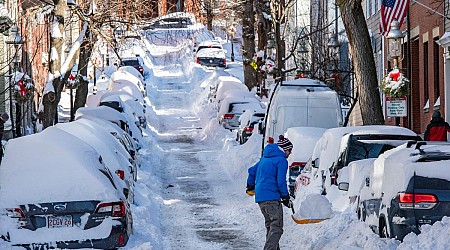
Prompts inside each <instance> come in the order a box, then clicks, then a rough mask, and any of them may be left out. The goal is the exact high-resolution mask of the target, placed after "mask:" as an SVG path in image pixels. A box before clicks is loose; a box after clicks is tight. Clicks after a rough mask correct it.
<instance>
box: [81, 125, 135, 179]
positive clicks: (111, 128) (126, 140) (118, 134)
mask: <svg viewBox="0 0 450 250" xmlns="http://www.w3.org/2000/svg"><path fill="white" fill-rule="evenodd" d="M83 118H86V119H83ZM78 119H79V120H80V121H85V120H91V121H92V122H94V123H96V124H98V126H100V127H103V128H104V129H105V130H106V131H108V132H109V133H110V134H112V135H113V136H114V138H115V139H116V140H117V141H118V142H119V143H120V144H121V145H122V146H123V148H124V149H125V151H126V152H127V154H128V155H129V156H130V157H131V158H129V161H130V162H132V163H133V165H134V166H136V167H140V166H141V164H142V161H141V157H140V154H139V150H140V149H141V145H140V144H139V143H138V142H136V141H135V140H133V138H131V136H130V135H129V134H128V133H126V132H125V131H123V130H122V129H121V128H120V127H118V126H117V124H115V123H112V122H108V121H106V120H103V119H99V118H96V117H94V116H86V117H79V118H77V120H78ZM136 173H137V171H136Z"/></svg>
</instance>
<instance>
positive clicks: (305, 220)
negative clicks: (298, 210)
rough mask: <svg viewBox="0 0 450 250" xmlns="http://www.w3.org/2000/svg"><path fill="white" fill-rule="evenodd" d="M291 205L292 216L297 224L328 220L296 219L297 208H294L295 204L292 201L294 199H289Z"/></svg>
mask: <svg viewBox="0 0 450 250" xmlns="http://www.w3.org/2000/svg"><path fill="white" fill-rule="evenodd" d="M289 205H290V206H291V210H292V214H291V218H292V220H293V221H294V222H295V223H297V224H313V223H319V222H322V221H324V220H326V219H296V218H295V217H294V214H295V210H294V204H293V203H292V201H289Z"/></svg>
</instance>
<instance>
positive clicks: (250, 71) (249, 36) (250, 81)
mask: <svg viewBox="0 0 450 250" xmlns="http://www.w3.org/2000/svg"><path fill="white" fill-rule="evenodd" d="M253 11H254V10H253V0H246V1H245V3H244V9H243V13H242V40H243V47H244V50H243V53H242V57H243V61H244V83H245V85H246V86H247V87H248V89H250V90H251V89H252V88H253V87H254V86H255V85H256V71H255V69H254V68H253V67H252V66H251V65H250V63H251V62H252V61H253V54H254V53H255V15H254V12H253Z"/></svg>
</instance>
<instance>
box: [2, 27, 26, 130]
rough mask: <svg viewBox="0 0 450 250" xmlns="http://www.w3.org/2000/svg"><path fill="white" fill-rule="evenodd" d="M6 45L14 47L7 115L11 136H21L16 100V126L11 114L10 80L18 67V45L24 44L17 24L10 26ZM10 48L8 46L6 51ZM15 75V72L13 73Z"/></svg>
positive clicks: (10, 86) (18, 105)
mask: <svg viewBox="0 0 450 250" xmlns="http://www.w3.org/2000/svg"><path fill="white" fill-rule="evenodd" d="M5 43H6V44H8V45H13V47H14V53H13V55H14V58H13V59H12V61H10V62H8V63H9V67H8V68H9V69H8V70H9V116H10V117H11V130H12V136H13V138H15V137H18V136H21V132H20V119H21V118H20V116H21V114H20V104H19V103H18V102H17V101H14V102H15V103H16V122H17V126H16V127H15V126H14V116H13V88H14V84H15V83H14V81H13V80H12V76H13V71H14V72H15V71H17V70H18V68H19V63H20V60H21V58H20V57H21V53H20V49H21V48H19V47H20V45H22V44H24V43H25V42H24V41H23V40H22V37H21V36H20V34H19V29H18V28H17V25H14V26H13V27H12V28H11V33H10V35H9V37H8V40H6V41H5ZM9 50H10V48H8V51H9ZM11 54H12V53H10V55H11ZM8 60H11V58H8ZM11 63H12V69H11ZM14 75H15V74H14Z"/></svg>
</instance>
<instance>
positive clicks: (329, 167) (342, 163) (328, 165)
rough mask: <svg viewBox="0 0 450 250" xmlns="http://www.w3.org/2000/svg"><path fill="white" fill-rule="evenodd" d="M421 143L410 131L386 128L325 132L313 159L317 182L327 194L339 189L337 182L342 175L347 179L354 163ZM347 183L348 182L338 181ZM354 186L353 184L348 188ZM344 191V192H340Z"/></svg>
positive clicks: (333, 129) (369, 127) (374, 127)
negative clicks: (401, 146) (405, 144)
mask: <svg viewBox="0 0 450 250" xmlns="http://www.w3.org/2000/svg"><path fill="white" fill-rule="evenodd" d="M418 139H420V137H419V136H417V134H416V133H415V132H413V131H411V130H409V129H407V128H403V127H397V126H387V125H372V126H354V127H342V128H332V129H328V130H327V131H325V132H324V134H323V136H322V137H321V138H320V139H319V141H318V142H317V143H316V146H315V148H314V151H313V155H312V158H313V159H314V160H315V161H316V162H315V164H314V166H315V167H317V170H318V171H317V173H316V175H315V176H314V178H315V179H319V180H321V186H322V190H323V192H324V193H326V192H327V189H329V188H330V187H331V185H337V184H338V183H337V180H336V178H337V177H338V176H339V175H340V174H341V173H343V172H346V173H345V174H343V176H345V177H347V178H348V168H347V166H348V164H349V163H350V162H352V161H357V160H363V159H368V158H377V157H378V156H379V155H380V154H382V153H383V152H385V151H386V150H389V149H392V148H394V147H396V146H399V145H401V144H403V143H405V142H407V141H410V140H418ZM339 181H340V182H347V183H348V179H347V180H343V179H341V180H339ZM349 185H351V183H350V184H349ZM341 189H344V190H345V188H341Z"/></svg>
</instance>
